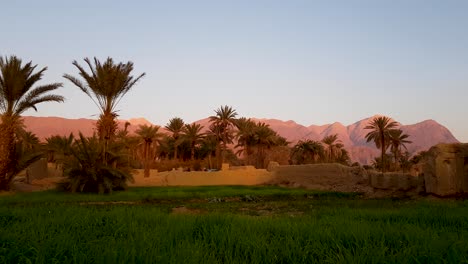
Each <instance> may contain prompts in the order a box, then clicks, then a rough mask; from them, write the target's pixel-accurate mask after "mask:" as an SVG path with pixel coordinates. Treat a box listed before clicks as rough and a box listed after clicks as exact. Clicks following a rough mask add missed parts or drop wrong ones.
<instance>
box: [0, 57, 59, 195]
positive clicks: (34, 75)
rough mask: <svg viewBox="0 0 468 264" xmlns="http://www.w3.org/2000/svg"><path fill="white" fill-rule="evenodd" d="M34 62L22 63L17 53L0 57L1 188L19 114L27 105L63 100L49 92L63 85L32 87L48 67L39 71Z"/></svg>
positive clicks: (11, 157)
mask: <svg viewBox="0 0 468 264" xmlns="http://www.w3.org/2000/svg"><path fill="white" fill-rule="evenodd" d="M36 67H37V65H32V62H28V63H26V64H24V65H22V61H21V59H19V58H18V57H16V56H11V57H5V58H3V57H0V116H1V121H2V123H1V125H0V190H4V189H8V188H9V183H10V180H9V176H8V170H9V169H11V168H13V167H15V165H14V163H15V162H16V159H15V158H14V155H15V153H16V151H15V146H16V144H15V137H16V136H15V131H16V130H17V129H18V127H19V126H20V125H21V114H22V113H24V111H26V110H28V109H31V108H32V109H34V110H36V111H37V105H38V104H40V103H46V102H63V101H64V97H63V96H60V95H55V94H48V93H49V92H51V91H54V90H56V89H58V88H59V87H62V84H61V83H52V84H46V85H39V86H35V87H33V86H34V85H35V84H36V83H37V82H38V81H40V80H41V79H42V76H43V74H44V72H45V71H46V70H47V67H44V68H42V69H40V70H38V71H35V70H36Z"/></svg>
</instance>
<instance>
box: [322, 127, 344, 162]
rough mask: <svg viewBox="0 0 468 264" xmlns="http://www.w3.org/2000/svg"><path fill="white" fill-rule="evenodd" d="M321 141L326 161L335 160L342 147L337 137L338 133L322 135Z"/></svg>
mask: <svg viewBox="0 0 468 264" xmlns="http://www.w3.org/2000/svg"><path fill="white" fill-rule="evenodd" d="M322 143H323V144H324V145H325V154H326V157H327V161H328V162H335V159H336V158H337V157H338V156H339V155H340V154H341V149H342V148H343V147H344V145H343V143H342V142H341V140H339V139H338V134H333V135H328V136H326V137H324V138H323V139H322Z"/></svg>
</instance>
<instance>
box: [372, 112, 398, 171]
mask: <svg viewBox="0 0 468 264" xmlns="http://www.w3.org/2000/svg"><path fill="white" fill-rule="evenodd" d="M397 126H398V123H397V122H395V121H392V120H391V119H390V118H389V117H386V116H379V117H375V118H374V119H372V121H371V122H370V123H369V125H368V126H366V127H365V128H364V129H370V130H371V131H370V132H369V133H367V135H366V139H367V142H370V141H374V143H375V146H376V147H377V148H378V149H380V150H381V156H380V160H381V163H382V173H383V172H385V168H386V167H385V151H386V150H387V148H388V146H389V144H388V141H389V138H390V133H391V132H390V131H391V130H395V128H396V127H397Z"/></svg>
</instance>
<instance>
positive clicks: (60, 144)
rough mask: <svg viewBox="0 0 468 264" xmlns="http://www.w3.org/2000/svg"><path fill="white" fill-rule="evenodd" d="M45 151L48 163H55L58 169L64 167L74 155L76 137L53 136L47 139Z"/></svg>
mask: <svg viewBox="0 0 468 264" xmlns="http://www.w3.org/2000/svg"><path fill="white" fill-rule="evenodd" d="M45 141H46V143H45V145H44V148H45V150H46V151H47V153H48V161H50V162H54V163H55V165H56V168H58V167H59V166H62V165H63V164H64V163H65V161H66V159H68V157H70V156H71V155H72V151H71V149H72V147H73V142H74V141H75V137H74V136H73V133H70V135H69V136H58V135H56V136H51V137H48V138H46V139H45Z"/></svg>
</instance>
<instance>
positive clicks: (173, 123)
mask: <svg viewBox="0 0 468 264" xmlns="http://www.w3.org/2000/svg"><path fill="white" fill-rule="evenodd" d="M184 125H185V124H184V120H182V118H179V117H174V118H172V119H170V120H169V123H167V125H166V126H165V128H166V129H167V130H168V131H169V132H171V133H172V138H173V139H174V160H176V159H177V149H178V147H179V143H180V142H179V136H180V133H182V130H183V129H184Z"/></svg>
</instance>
